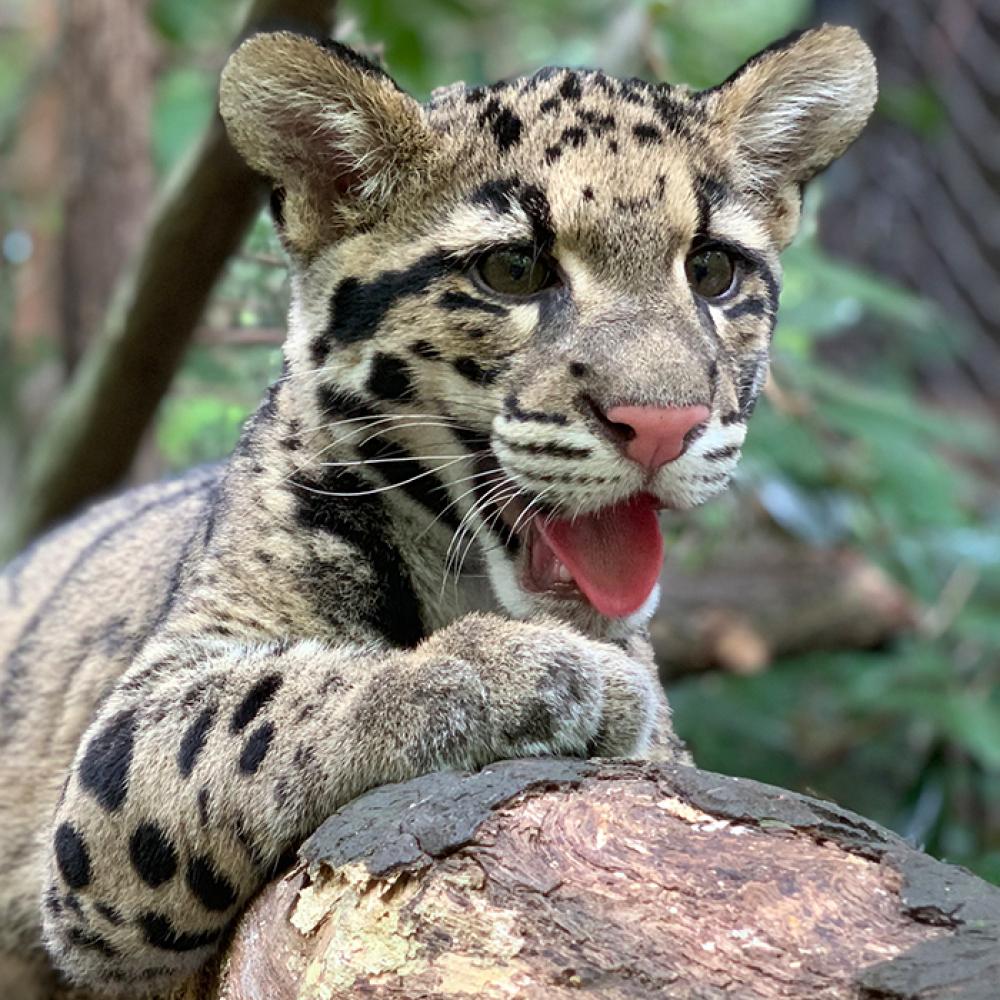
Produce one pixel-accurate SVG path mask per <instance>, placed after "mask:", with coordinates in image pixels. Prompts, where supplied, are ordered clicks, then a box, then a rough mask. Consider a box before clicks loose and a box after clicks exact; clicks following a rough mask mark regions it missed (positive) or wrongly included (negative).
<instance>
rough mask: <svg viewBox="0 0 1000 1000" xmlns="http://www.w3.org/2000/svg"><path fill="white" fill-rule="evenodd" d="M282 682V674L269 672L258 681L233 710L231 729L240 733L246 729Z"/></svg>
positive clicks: (232, 731) (276, 691)
mask: <svg viewBox="0 0 1000 1000" xmlns="http://www.w3.org/2000/svg"><path fill="white" fill-rule="evenodd" d="M281 682H282V677H281V674H268V675H267V676H266V677H262V678H261V679H260V680H259V681H257V683H256V684H254V686H253V687H252V688H250V690H249V691H247V693H246V695H245V696H244V698H243V700H242V701H241V702H240V703H239V705H237V706H236V709H235V710H234V711H233V717H232V719H231V720H230V722H229V731H230V732H231V733H240V732H242V731H243V730H244V729H246V727H247V726H249V725H250V723H251V722H253V720H254V719H256V718H257V716H258V715H259V714H260V712H261V710H262V709H263V708H264V706H265V705H266V704H267V703H268V702H269V701H270V700H271V699H272V698H273V697H274V696H275V695H276V694H277V693H278V691H279V690H280V689H281Z"/></svg>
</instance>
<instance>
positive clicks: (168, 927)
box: [138, 913, 224, 951]
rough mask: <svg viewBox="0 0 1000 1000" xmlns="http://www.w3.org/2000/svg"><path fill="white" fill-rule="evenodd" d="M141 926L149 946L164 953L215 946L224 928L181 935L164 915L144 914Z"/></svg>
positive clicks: (140, 922) (141, 917) (140, 920)
mask: <svg viewBox="0 0 1000 1000" xmlns="http://www.w3.org/2000/svg"><path fill="white" fill-rule="evenodd" d="M138 923H139V926H140V927H141V928H142V933H143V936H144V937H145V939H146V943H147V944H151V945H152V946H153V947H154V948H160V949H161V950H163V951H197V950H198V949H199V948H207V947H208V946H209V945H212V944H215V942H216V941H218V939H219V937H220V936H221V934H222V931H223V929H224V928H221V927H220V928H219V929H218V930H214V931H206V932H204V933H202V934H181V933H179V932H178V931H177V930H176V929H175V928H174V926H173V924H171V923H170V921H169V920H168V919H167V917H165V916H164V915H163V914H162V913H144V914H142V916H140V917H139V921H138Z"/></svg>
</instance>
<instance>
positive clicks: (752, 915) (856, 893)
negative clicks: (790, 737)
mask: <svg viewBox="0 0 1000 1000" xmlns="http://www.w3.org/2000/svg"><path fill="white" fill-rule="evenodd" d="M300 857H301V860H300V862H299V863H298V864H297V865H296V867H294V868H293V869H292V870H291V871H290V872H289V873H288V874H287V875H285V876H284V877H283V878H281V879H278V880H277V881H275V882H273V883H272V884H271V885H270V886H269V887H268V888H267V889H265V891H264V892H263V893H262V894H261V895H260V896H259V897H258V899H257V900H256V902H255V903H254V904H253V905H252V906H251V908H250V909H249V911H248V912H247V913H246V914H245V916H244V917H243V919H242V920H241V922H240V924H239V925H238V927H237V929H236V932H235V936H234V939H233V941H232V943H231V946H230V948H229V951H228V953H227V954H226V956H225V957H224V959H223V960H222V961H221V963H220V965H219V967H218V968H217V969H216V970H214V971H212V972H210V973H208V974H206V976H204V977H203V978H202V980H201V981H200V982H199V983H198V984H193V985H192V986H191V987H190V989H189V990H188V992H187V993H186V995H185V1000H250V998H255V1000H256V998H262V997H267V998H268V1000H285V998H292V997H295V998H299V1000H312V998H321V997H322V998H324V1000H336V998H341V997H344V998H346V997H353V996H356V995H364V996H370V997H375V998H379V997H385V998H388V997H393V998H397V1000H398V998H416V997H431V996H433V997H469V996H476V997H484V998H493V997H497V998H500V997H524V998H527V1000H531V998H536V997H537V998H545V1000H550V998H553V997H563V996H565V997H570V996H577V995H579V994H580V993H581V992H583V993H589V994H591V995H595V996H600V997H608V998H633V997H650V998H652V997H667V998H685V1000H687V998H691V1000H695V998H697V1000H714V998H720V1000H721V998H726V997H738V998H740V1000H777V998H788V1000H805V998H809V1000H841V998H842V1000H848V998H850V1000H857V998H869V1000H875V998H881V1000H931V998H944V997H949V998H953V1000H954V998H963V1000H996V997H997V995H998V992H997V986H998V983H1000V890H998V889H996V888H994V887H992V886H989V885H987V884H986V883H983V882H981V881H980V880H978V879H976V878H974V877H973V876H972V875H970V874H969V873H968V872H965V871H963V870H961V869H957V868H953V867H950V866H948V865H945V864H942V863H941V862H938V861H935V860H933V859H932V858H929V857H927V856H926V855H924V854H921V853H920V852H918V851H915V850H914V849H912V848H910V847H909V846H908V845H906V844H905V843H904V842H903V841H902V840H901V839H900V838H898V837H897V836H895V835H894V834H891V833H889V832H888V831H886V830H884V829H882V828H880V827H878V826H877V825H875V824H874V823H871V822H869V821H867V820H865V819H862V818H861V817H859V816H856V815H854V814H852V813H849V812H846V811H845V810H841V809H839V808H837V807H835V806H832V805H829V804H827V803H825V802H820V801H818V800H815V799H810V798H807V797H805V796H801V795H797V794H794V793H792V792H788V791H784V790H781V789H776V788H771V787H769V786H766V785H761V784H758V783H757V782H753V781H748V780H741V779H736V778H727V777H723V776H720V775H715V774H710V773H707V772H703V771H698V770H695V769H692V768H683V767H666V766H661V765H653V764H646V763H633V762H621V761H604V762H582V761H568V760H538V761H509V762H504V763H501V764H498V765H495V766H493V767H491V768H488V769H487V770H485V771H483V772H480V773H478V774H473V775H463V774H456V773H439V774H432V775H427V776H425V777H423V778H419V779H417V780H415V781H412V782H407V783H405V784H402V785H395V786H387V787H385V788H381V789H377V790H375V791H373V792H371V793H369V794H367V795H365V796H362V797H361V798H359V799H358V800H356V801H355V802H353V803H351V804H350V805H348V806H347V807H345V808H344V809H343V810H341V811H340V812H339V813H338V814H336V815H335V816H333V817H331V818H330V820H328V821H327V823H326V824H324V826H323V827H321V828H320V830H319V831H317V833H316V834H315V835H314V836H313V837H312V838H311V839H310V840H309V841H308V842H307V843H306V844H305V845H304V847H303V849H302V852H301V856H300Z"/></svg>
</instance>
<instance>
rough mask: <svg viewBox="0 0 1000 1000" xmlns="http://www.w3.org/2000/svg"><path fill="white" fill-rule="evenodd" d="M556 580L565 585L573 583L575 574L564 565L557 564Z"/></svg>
mask: <svg viewBox="0 0 1000 1000" xmlns="http://www.w3.org/2000/svg"><path fill="white" fill-rule="evenodd" d="M556 579H557V580H561V581H562V582H563V583H572V582H573V574H572V573H570V571H569V570H568V569H567V568H566V567H565V566H564V565H563V564H562V563H556Z"/></svg>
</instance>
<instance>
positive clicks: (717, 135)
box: [222, 28, 876, 632]
mask: <svg viewBox="0 0 1000 1000" xmlns="http://www.w3.org/2000/svg"><path fill="white" fill-rule="evenodd" d="M875 89H876V87H875V73H874V67H873V64H872V60H871V55H870V53H869V52H868V49H867V48H866V47H865V45H864V43H863V42H861V40H860V39H859V38H858V36H857V35H856V34H855V33H854V32H853V31H851V30H850V29H846V28H821V29H817V30H814V31H810V32H807V33H805V34H803V35H801V36H799V37H797V38H795V39H789V40H786V41H785V42H782V43H779V44H778V45H777V46H775V47H773V48H772V49H770V50H766V51H765V52H764V53H761V54H760V55H758V56H756V57H754V58H753V59H751V60H750V61H749V62H748V63H747V64H746V65H745V66H744V67H742V68H741V69H740V70H739V71H737V72H736V73H735V74H734V75H733V76H732V77H730V79H729V80H728V81H726V82H725V83H724V84H722V85H720V86H719V87H717V88H713V89H712V90H710V91H704V92H691V91H688V90H686V89H683V88H678V87H671V86H667V85H657V84H650V83H646V82H643V81H639V80H619V79H615V78H612V77H609V76H606V75H605V74H604V73H601V72H600V71H581V70H569V69H546V70H542V71H540V72H538V73H536V74H534V75H533V76H530V77H526V78H522V79H517V80H513V81H509V82H505V83H501V84H497V85H495V86H493V87H489V88H472V89H469V88H466V87H465V86H463V85H461V84H458V85H455V86H452V87H449V88H446V89H444V90H442V91H439V92H436V93H435V94H434V95H433V97H432V99H431V100H430V102H428V103H427V104H426V105H420V104H418V103H417V102H415V101H414V100H412V99H411V98H409V97H408V96H407V95H405V94H404V93H402V92H401V91H400V90H399V89H398V88H397V87H396V85H395V84H394V83H393V81H392V80H391V79H390V78H389V77H388V76H387V75H385V74H384V73H383V72H382V71H381V70H379V69H377V68H376V67H374V66H372V65H370V64H369V63H367V62H365V61H364V60H363V59H361V57H359V56H357V55H356V54H354V53H353V52H351V51H350V50H346V49H343V48H342V47H340V46H337V45H333V44H331V45H327V46H320V45H318V44H316V43H314V42H312V41H309V40H307V39H303V38H298V37H296V36H292V35H287V34H277V35H263V36H257V37H255V38H253V39H251V40H250V41H249V42H247V43H245V44H244V46H243V47H242V48H241V49H240V50H239V52H238V53H237V54H236V55H235V56H234V57H233V59H232V60H231V61H230V64H229V66H228V67H227V70H226V73H225V74H224V79H223V90H222V110H223V114H224V117H225V118H226V121H227V125H228V126H229V129H230V133H231V135H232V136H233V138H234V141H235V142H236V145H237V146H238V148H239V149H240V150H241V151H242V152H243V154H244V155H245V156H246V157H247V159H248V160H249V161H250V163H251V164H252V165H254V166H255V167H257V168H258V169H259V170H261V171H262V172H264V173H265V174H267V175H268V176H269V177H271V178H272V179H273V180H274V182H275V183H276V185H277V186H278V190H279V202H280V204H279V212H278V223H279V227H280V230H281V233H282V238H283V241H284V243H285V246H286V248H287V250H288V253H289V257H290V260H291V262H292V269H293V278H292V283H293V305H292V311H291V329H290V336H289V342H288V345H287V349H286V355H287V361H288V369H289V375H288V379H289V384H290V385H291V386H294V387H295V390H294V391H295V392H296V393H297V394H298V395H297V399H298V401H299V402H298V405H299V407H300V409H301V410H303V411H304V412H305V413H308V414H309V417H308V419H309V421H310V424H311V426H313V427H315V428H319V429H320V431H319V434H320V437H319V438H318V440H319V443H320V444H321V446H322V448H321V450H322V449H332V450H334V451H336V452H337V454H338V455H340V454H341V453H344V454H350V455H352V456H355V457H356V458H357V461H358V462H363V463H364V464H365V466H366V467H367V468H366V469H365V472H366V473H367V472H368V471H371V473H372V476H373V477H374V480H372V481H375V482H378V481H380V479H379V477H381V479H383V480H386V481H387V485H397V486H401V487H403V488H404V491H405V492H406V493H407V494H408V495H409V497H410V498H411V499H413V500H415V502H417V503H419V504H422V505H423V506H424V507H425V508H426V511H427V513H428V514H429V515H430V516H431V517H433V518H435V519H436V520H437V519H442V518H443V519H444V520H445V522H446V523H448V522H449V521H450V523H452V524H453V525H454V526H455V527H454V537H453V543H452V546H451V548H450V550H449V553H448V561H449V563H454V562H455V561H456V560H458V559H460V557H461V554H462V550H463V546H466V545H468V546H469V547H470V548H471V547H472V546H473V545H475V546H477V547H478V550H479V551H480V552H481V553H482V556H483V558H484V559H485V562H486V564H487V566H488V569H489V575H490V579H491V582H492V584H493V588H494V590H495V592H496V594H497V596H498V598H499V599H500V601H501V602H502V603H503V605H504V606H505V607H506V609H507V610H508V611H509V612H510V613H511V614H513V615H516V616H518V617H530V616H533V615H536V614H547V615H555V616H558V617H561V618H563V619H569V620H571V621H574V622H576V623H577V624H579V625H581V626H582V627H584V628H586V629H587V630H588V631H591V632H594V631H598V632H600V631H602V630H603V631H605V632H607V631H608V629H609V628H611V630H612V631H613V627H614V623H616V622H622V621H624V622H626V623H628V624H630V625H634V624H635V623H636V622H637V621H641V620H643V619H644V618H645V617H647V616H648V615H649V613H651V611H652V609H653V607H655V603H656V596H657V588H656V577H657V576H658V572H659V565H660V560H661V558H662V553H661V550H660V548H659V545H660V544H661V543H660V542H659V532H658V531H657V529H656V511H657V510H658V509H663V508H665V509H686V508H689V507H692V506H694V505H697V504H700V503H702V502H704V501H705V500H707V499H709V498H710V497H712V496H713V495H715V494H717V493H719V492H720V491H722V490H723V489H725V487H726V485H727V484H728V482H729V479H730V477H731V475H732V473H733V470H734V468H735V467H736V464H737V462H738V460H739V457H740V450H741V447H742V444H743V441H744V438H745V435H746V430H747V420H748V418H749V416H750V414H751V413H752V411H753V408H754V404H755V402H756V400H757V398H758V396H759V393H760V391H761V389H762V387H763V385H764V382H765V379H766V375H767V367H768V349H769V343H770V339H771V334H772V331H773V329H774V323H775V315H776V310H777V304H778V294H779V288H780V281H781V272H780V264H779V260H778V255H779V252H780V251H781V250H782V249H783V248H784V247H785V246H786V245H787V243H788V242H789V240H790V239H791V237H792V236H793V234H794V231H795V228H796V225H797V222H798V213H799V205H800V198H801V190H802V185H803V184H804V183H805V182H806V181H808V180H809V179H810V178H811V177H812V176H813V175H815V174H816V173H817V172H818V171H819V170H821V169H822V168H823V167H825V166H826V165H827V164H828V163H829V162H830V161H831V160H832V159H834V158H835V157H836V156H838V155H839V154H840V153H841V152H842V151H843V150H844V149H845V148H846V147H847V146H848V145H849V144H850V142H851V141H853V139H854V138H855V137H856V135H857V133H858V132H859V131H860V129H861V127H862V126H863V124H864V122H865V120H866V119H867V117H868V115H869V113H870V111H871V109H872V106H873V103H874V98H875ZM373 441H374V442H375V443H374V445H373V443H372V442H373ZM345 449H346V451H345ZM392 462H396V463H397V466H395V467H394V470H393V471H392V472H389V471H388V470H389V468H390V465H389V463H392ZM401 472H402V473H405V474H406V475H405V477H402V476H401V475H400V473H401ZM404 478H405V479H406V480H407V481H405V482H404ZM366 481H369V480H366ZM435 491H436V493H437V495H436V496H435V495H434V494H435ZM455 539H457V541H456V540H455ZM473 539H474V541H473Z"/></svg>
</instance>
